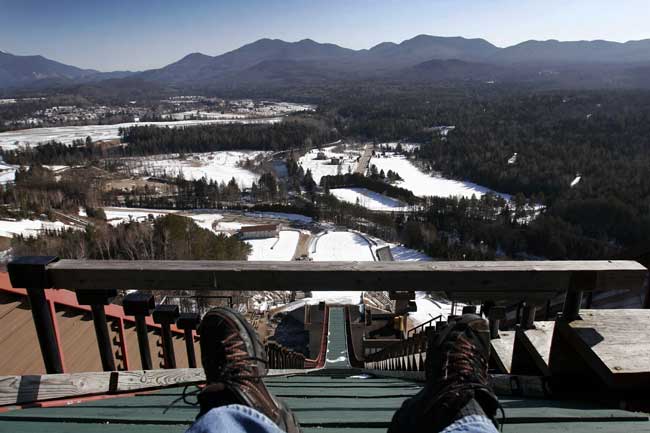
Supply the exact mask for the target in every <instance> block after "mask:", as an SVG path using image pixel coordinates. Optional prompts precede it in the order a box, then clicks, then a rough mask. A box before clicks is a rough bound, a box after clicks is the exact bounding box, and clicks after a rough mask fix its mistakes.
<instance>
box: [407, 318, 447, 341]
mask: <svg viewBox="0 0 650 433" xmlns="http://www.w3.org/2000/svg"><path fill="white" fill-rule="evenodd" d="M440 319H442V314H438V315H437V316H436V317H434V318H433V319H431V320H429V321H427V322H424V323H420V324H419V325H417V326H414V327H412V328H411V329H409V330H408V331H406V335H407V336H408V335H409V334H410V333H411V332H413V333H415V330H416V329H420V328H422V329H424V328H425V327H426V326H427V325H429V324H430V323H432V322H435V321H439V320H440Z"/></svg>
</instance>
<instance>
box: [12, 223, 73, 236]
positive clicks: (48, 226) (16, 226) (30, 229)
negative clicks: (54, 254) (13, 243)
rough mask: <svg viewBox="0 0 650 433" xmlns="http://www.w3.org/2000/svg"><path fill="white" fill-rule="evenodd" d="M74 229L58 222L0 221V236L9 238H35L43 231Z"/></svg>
mask: <svg viewBox="0 0 650 433" xmlns="http://www.w3.org/2000/svg"><path fill="white" fill-rule="evenodd" d="M68 228H75V227H73V226H69V225H67V224H64V223H62V222H60V221H54V222H52V221H40V220H27V219H25V220H16V221H10V220H0V236H4V237H7V238H11V237H14V236H17V235H23V236H27V237H33V236H37V235H38V234H39V233H40V232H42V231H45V230H65V229H68Z"/></svg>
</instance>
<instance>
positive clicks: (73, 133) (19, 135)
mask: <svg viewBox="0 0 650 433" xmlns="http://www.w3.org/2000/svg"><path fill="white" fill-rule="evenodd" d="M281 121H282V118H281V117H272V118H264V119H210V120H184V121H178V122H137V123H136V122H130V123H119V124H116V125H84V126H56V127H50V128H32V129H21V130H19V131H8V132H2V133H0V148H2V149H4V150H12V149H15V148H17V147H18V146H37V145H38V144H40V143H45V142H48V141H51V140H56V141H59V142H61V143H64V144H72V141H73V140H79V139H81V140H85V139H86V137H88V136H90V137H91V138H92V139H93V141H98V140H115V139H117V138H120V135H119V129H120V128H129V127H131V126H149V125H153V126H160V127H163V126H170V127H174V128H175V127H179V126H192V125H204V124H228V123H245V124H248V123H278V122H281Z"/></svg>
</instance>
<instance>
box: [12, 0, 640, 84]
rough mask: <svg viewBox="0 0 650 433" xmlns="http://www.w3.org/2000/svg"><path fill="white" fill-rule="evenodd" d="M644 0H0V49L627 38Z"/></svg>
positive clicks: (113, 60) (219, 48) (150, 53)
mask: <svg viewBox="0 0 650 433" xmlns="http://www.w3.org/2000/svg"><path fill="white" fill-rule="evenodd" d="M649 20H650V1H649V0H617V1H614V0H534V1H533V0H236V1H232V0H231V1H223V0H212V1H200V0H55V1H53V0H0V50H1V51H5V52H10V53H12V54H18V55H31V54H41V55H43V56H45V57H48V58H50V59H52V60H57V61H60V62H63V63H67V64H71V65H74V66H78V67H83V68H92V69H97V70H100V71H112V70H133V71H135V70H144V69H153V68H159V67H162V66H164V65H167V64H169V63H172V62H174V61H177V60H179V59H180V58H182V57H184V56H185V55H187V54H189V53H193V52H201V53H204V54H208V55H218V54H222V53H224V52H227V51H230V50H233V49H236V48H238V47H240V46H242V45H244V44H247V43H250V42H253V41H255V40H257V39H261V38H278V39H283V40H286V41H298V40H301V39H305V38H310V39H313V40H316V41H318V42H329V43H335V44H337V45H341V46H344V47H347V48H353V49H362V48H370V47H372V46H374V45H376V44H378V43H380V42H385V41H391V42H398V43H399V42H401V41H403V40H405V39H410V38H412V37H414V36H416V35H419V34H430V35H436V36H464V37H468V38H484V39H486V40H488V41H490V42H492V43H493V44H495V45H497V46H501V47H503V46H509V45H514V44H517V43H519V42H523V41H526V40H530V39H537V40H547V39H559V40H593V39H606V40H611V41H619V42H625V41H628V40H639V39H647V38H650V25H648V22H649Z"/></svg>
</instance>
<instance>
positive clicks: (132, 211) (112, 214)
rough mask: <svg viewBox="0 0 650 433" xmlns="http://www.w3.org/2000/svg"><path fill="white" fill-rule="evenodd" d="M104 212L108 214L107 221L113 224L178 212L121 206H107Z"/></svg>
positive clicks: (140, 220)
mask: <svg viewBox="0 0 650 433" xmlns="http://www.w3.org/2000/svg"><path fill="white" fill-rule="evenodd" d="M104 213H105V214H106V221H107V222H108V223H109V224H110V225H112V226H118V225H120V224H124V223H128V222H130V221H137V222H143V221H147V220H148V219H149V215H153V217H154V218H158V217H161V216H164V215H167V214H170V213H176V211H172V210H160V209H155V210H154V209H139V208H119V207H105V208H104Z"/></svg>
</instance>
